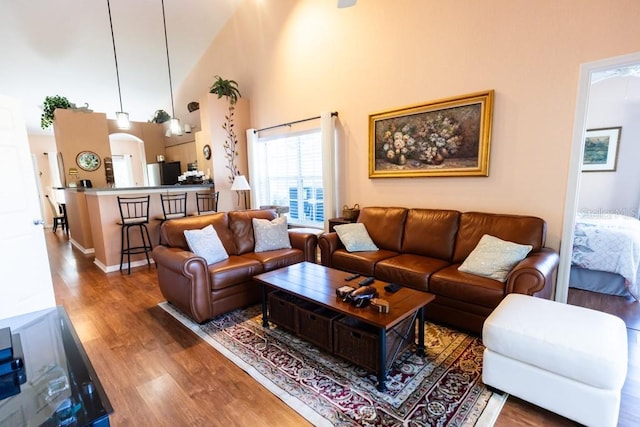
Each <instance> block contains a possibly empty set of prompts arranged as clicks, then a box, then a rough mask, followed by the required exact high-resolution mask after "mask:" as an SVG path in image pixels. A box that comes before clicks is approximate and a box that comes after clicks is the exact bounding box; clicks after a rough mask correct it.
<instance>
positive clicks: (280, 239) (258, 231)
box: [252, 216, 291, 252]
mask: <svg viewBox="0 0 640 427" xmlns="http://www.w3.org/2000/svg"><path fill="white" fill-rule="evenodd" d="M252 222H253V237H254V238H255V240H256V247H255V249H254V252H265V251H274V250H276V249H289V248H291V242H290V241H289V232H288V231H287V217H286V216H281V217H279V218H276V219H274V220H272V221H269V220H268V219H260V218H253V219H252Z"/></svg>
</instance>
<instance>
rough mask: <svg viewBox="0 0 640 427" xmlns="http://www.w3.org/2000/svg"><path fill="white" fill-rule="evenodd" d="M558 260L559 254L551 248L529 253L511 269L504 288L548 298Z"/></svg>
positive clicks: (551, 289) (512, 291)
mask: <svg viewBox="0 0 640 427" xmlns="http://www.w3.org/2000/svg"><path fill="white" fill-rule="evenodd" d="M559 262H560V256H559V255H558V253H557V252H556V251H554V250H553V249H551V248H542V249H541V250H539V251H537V252H534V253H532V254H529V256H527V257H526V258H525V259H523V260H522V261H521V262H520V263H518V265H516V266H515V267H514V269H513V270H511V273H509V278H508V280H507V286H506V288H505V295H506V294H510V293H518V294H526V295H534V296H537V297H540V298H545V299H550V298H551V296H552V294H553V287H554V286H553V280H554V277H553V276H554V274H555V272H556V269H557V268H558V264H559Z"/></svg>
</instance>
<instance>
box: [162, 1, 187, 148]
mask: <svg viewBox="0 0 640 427" xmlns="http://www.w3.org/2000/svg"><path fill="white" fill-rule="evenodd" d="M161 1H162V23H163V25H164V46H165V48H166V49H167V69H168V70H169V93H170V94H171V120H170V121H169V131H170V132H171V135H182V127H181V126H180V119H178V118H176V110H175V107H174V105H173V85H172V83H171V62H170V61H169V41H168V39H167V18H166V17H165V14H164V0H161Z"/></svg>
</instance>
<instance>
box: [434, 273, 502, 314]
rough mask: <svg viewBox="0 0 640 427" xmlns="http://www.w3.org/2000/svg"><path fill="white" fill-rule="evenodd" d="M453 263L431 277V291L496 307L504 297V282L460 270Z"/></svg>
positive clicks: (479, 304) (473, 303)
mask: <svg viewBox="0 0 640 427" xmlns="http://www.w3.org/2000/svg"><path fill="white" fill-rule="evenodd" d="M459 266H460V264H453V265H450V266H448V267H445V268H443V269H441V270H438V271H436V272H435V273H433V274H432V275H431V278H430V279H429V292H431V293H432V294H435V295H436V302H437V301H438V298H437V297H438V296H444V297H447V298H450V299H452V300H457V301H461V302H466V303H469V304H472V305H476V306H483V307H487V308H495V307H497V306H498V304H500V301H502V298H504V292H505V290H504V283H502V282H499V281H497V280H493V279H488V278H486V277H482V276H477V275H475V274H471V273H465V272H463V271H460V270H458V267H459Z"/></svg>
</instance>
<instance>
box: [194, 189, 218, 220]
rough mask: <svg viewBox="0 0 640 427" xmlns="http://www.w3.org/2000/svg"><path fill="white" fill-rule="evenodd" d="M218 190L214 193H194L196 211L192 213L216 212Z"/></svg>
mask: <svg viewBox="0 0 640 427" xmlns="http://www.w3.org/2000/svg"><path fill="white" fill-rule="evenodd" d="M219 195H220V192H219V191H216V192H214V193H196V206H197V209H198V211H197V212H194V213H193V215H210V214H213V213H216V212H218V196H219Z"/></svg>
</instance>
